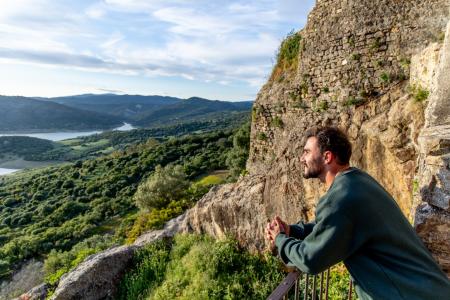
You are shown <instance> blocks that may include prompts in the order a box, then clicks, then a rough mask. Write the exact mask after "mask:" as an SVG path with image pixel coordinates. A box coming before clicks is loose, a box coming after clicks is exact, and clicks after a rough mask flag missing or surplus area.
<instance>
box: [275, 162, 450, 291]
mask: <svg viewBox="0 0 450 300" xmlns="http://www.w3.org/2000/svg"><path fill="white" fill-rule="evenodd" d="M275 244H276V246H277V248H278V251H279V255H280V257H281V259H282V260H283V262H284V263H285V264H286V265H288V266H295V267H297V268H298V269H300V270H301V271H303V272H306V273H309V274H318V273H320V272H322V271H324V270H326V269H327V268H328V267H331V266H333V265H334V264H336V263H338V262H340V261H344V264H345V266H346V267H347V269H348V271H349V272H350V274H351V276H352V278H353V281H354V283H355V288H356V292H357V294H358V296H359V298H360V299H405V300H411V299H432V300H438V299H439V300H440V299H443V300H444V299H445V300H449V299H450V281H449V280H448V278H447V276H446V275H445V274H444V273H443V272H442V271H441V269H440V268H439V266H438V265H437V263H436V262H435V261H434V259H433V257H432V256H431V254H430V253H429V252H428V250H427V249H426V248H425V246H424V245H423V243H422V241H421V240H420V238H419V237H418V236H417V235H416V233H415V231H414V230H413V228H412V226H411V225H410V224H409V222H408V220H407V219H406V218H405V216H404V215H403V213H402V212H401V210H400V208H399V207H398V206H397V204H396V202H395V201H394V199H393V198H392V197H391V196H390V195H389V193H387V192H386V191H385V190H384V189H383V187H382V186H381V185H379V184H378V183H377V182H376V181H375V180H374V179H373V178H372V177H370V176H369V175H368V174H367V173H365V172H363V171H361V170H358V169H356V168H350V169H349V170H347V171H345V172H343V173H342V174H340V175H338V176H337V177H336V178H335V180H334V182H333V184H332V185H331V187H330V188H329V190H328V192H327V193H326V194H325V195H324V196H323V197H322V198H320V200H319V202H318V204H317V208H316V220H315V222H313V223H308V224H304V223H302V222H300V223H298V224H294V225H291V227H290V236H289V237H288V236H287V235H286V234H284V233H280V234H278V235H277V237H276V239H275Z"/></svg>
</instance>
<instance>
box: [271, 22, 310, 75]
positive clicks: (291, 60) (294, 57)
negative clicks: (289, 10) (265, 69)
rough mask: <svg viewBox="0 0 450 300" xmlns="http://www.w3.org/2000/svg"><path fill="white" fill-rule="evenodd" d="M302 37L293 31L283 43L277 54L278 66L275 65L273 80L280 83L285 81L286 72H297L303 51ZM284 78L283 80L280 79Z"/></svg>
mask: <svg viewBox="0 0 450 300" xmlns="http://www.w3.org/2000/svg"><path fill="white" fill-rule="evenodd" d="M301 41H302V37H301V35H300V34H299V33H297V32H294V31H293V30H292V31H291V32H290V33H288V35H287V36H286V38H285V39H284V40H283V42H281V45H280V48H279V49H278V53H277V64H276V65H275V67H274V69H273V71H272V75H271V79H272V80H275V79H276V80H277V81H278V82H280V80H281V81H283V80H284V78H285V75H284V74H285V72H286V71H292V70H295V69H296V68H297V66H298V55H299V51H300V49H301V44H304V43H301ZM280 78H282V79H280Z"/></svg>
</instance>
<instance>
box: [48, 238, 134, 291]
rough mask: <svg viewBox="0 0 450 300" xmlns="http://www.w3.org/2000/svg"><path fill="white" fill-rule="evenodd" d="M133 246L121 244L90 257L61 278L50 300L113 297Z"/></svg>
mask: <svg viewBox="0 0 450 300" xmlns="http://www.w3.org/2000/svg"><path fill="white" fill-rule="evenodd" d="M135 250H136V246H121V247H116V248H112V249H109V250H107V251H104V252H101V253H98V254H95V255H92V256H89V257H88V258H87V259H86V260H85V261H84V262H83V263H81V264H80V265H79V266H78V267H77V268H76V269H75V270H73V271H72V272H69V273H67V274H66V275H64V276H63V277H62V278H61V281H60V282H59V285H58V288H57V289H56V291H55V293H54V294H53V296H52V297H51V299H53V300H79V299H86V300H89V299H113V295H114V293H115V292H116V289H117V284H118V282H119V280H120V278H121V276H122V275H123V272H124V270H125V269H126V267H127V266H128V265H129V263H130V261H131V259H132V258H133V254H134V251H135Z"/></svg>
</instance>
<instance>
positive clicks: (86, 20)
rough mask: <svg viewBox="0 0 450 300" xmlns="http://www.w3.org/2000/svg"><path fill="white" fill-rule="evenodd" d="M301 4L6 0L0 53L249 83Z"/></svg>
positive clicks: (261, 73) (256, 81) (264, 69)
mask: <svg viewBox="0 0 450 300" xmlns="http://www.w3.org/2000/svg"><path fill="white" fill-rule="evenodd" d="M307 2H312V0H308V1H307ZM31 7H32V8H33V9H30V8H31ZM301 7H302V6H301V5H299V4H298V1H294V0H279V1H269V0H258V1H251V0H249V1H246V2H239V1H232V2H230V1H217V2H211V1H206V0H200V1H195V2H193V1H187V0H166V1H162V0H154V1H139V0H103V1H93V2H91V3H87V4H86V3H85V2H70V1H68V0H67V1H60V2H57V4H55V2H53V1H50V0H16V1H14V2H12V1H5V5H4V3H2V8H1V10H0V39H1V40H2V47H1V48H0V59H2V58H3V59H7V60H8V61H11V60H16V61H20V62H29V63H32V64H46V65H50V66H57V67H64V68H75V69H81V70H88V71H94V72H107V73H119V74H128V75H130V74H132V75H145V76H152V77H156V76H179V77H183V78H186V79H189V80H200V81H203V82H216V83H219V84H223V85H229V84H231V83H232V82H245V83H247V84H248V85H250V86H253V87H254V86H258V85H261V84H262V83H263V82H264V80H265V78H266V76H267V74H268V73H269V71H270V68H271V67H272V62H271V60H272V59H273V57H274V54H275V51H276V49H277V47H278V45H279V43H280V41H281V38H282V37H283V36H285V35H286V33H287V32H288V31H290V29H291V28H292V27H290V26H294V25H293V24H294V23H289V24H287V22H288V21H292V20H293V19H295V15H296V14H297V13H299V14H300V15H301V16H300V17H299V19H302V18H303V19H304V17H305V14H304V13H303V14H302V11H301ZM292 12H295V13H292ZM106 16H107V17H106ZM299 23H300V22H299V21H297V23H296V24H299ZM297 26H299V25H297Z"/></svg>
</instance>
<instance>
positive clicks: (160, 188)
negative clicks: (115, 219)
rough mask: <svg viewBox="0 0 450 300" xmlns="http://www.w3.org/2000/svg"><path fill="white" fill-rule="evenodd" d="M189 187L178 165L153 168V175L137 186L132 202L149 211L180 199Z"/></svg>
mask: <svg viewBox="0 0 450 300" xmlns="http://www.w3.org/2000/svg"><path fill="white" fill-rule="evenodd" d="M188 186H189V182H188V181H187V179H186V175H185V173H184V171H183V168H182V167H181V166H180V165H176V166H174V165H167V166H166V167H164V168H163V167H161V166H160V165H158V166H157V167H156V168H155V172H154V173H153V175H152V176H151V177H150V178H149V179H148V180H147V181H145V182H144V183H142V184H141V185H139V187H138V190H137V192H136V194H135V195H134V200H135V201H136V205H137V206H138V207H139V208H141V209H143V210H147V211H150V210H152V209H154V208H162V207H164V206H166V205H167V204H168V203H170V201H171V200H175V199H178V198H180V197H181V195H182V194H183V193H184V191H185V189H187V187H188Z"/></svg>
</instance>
